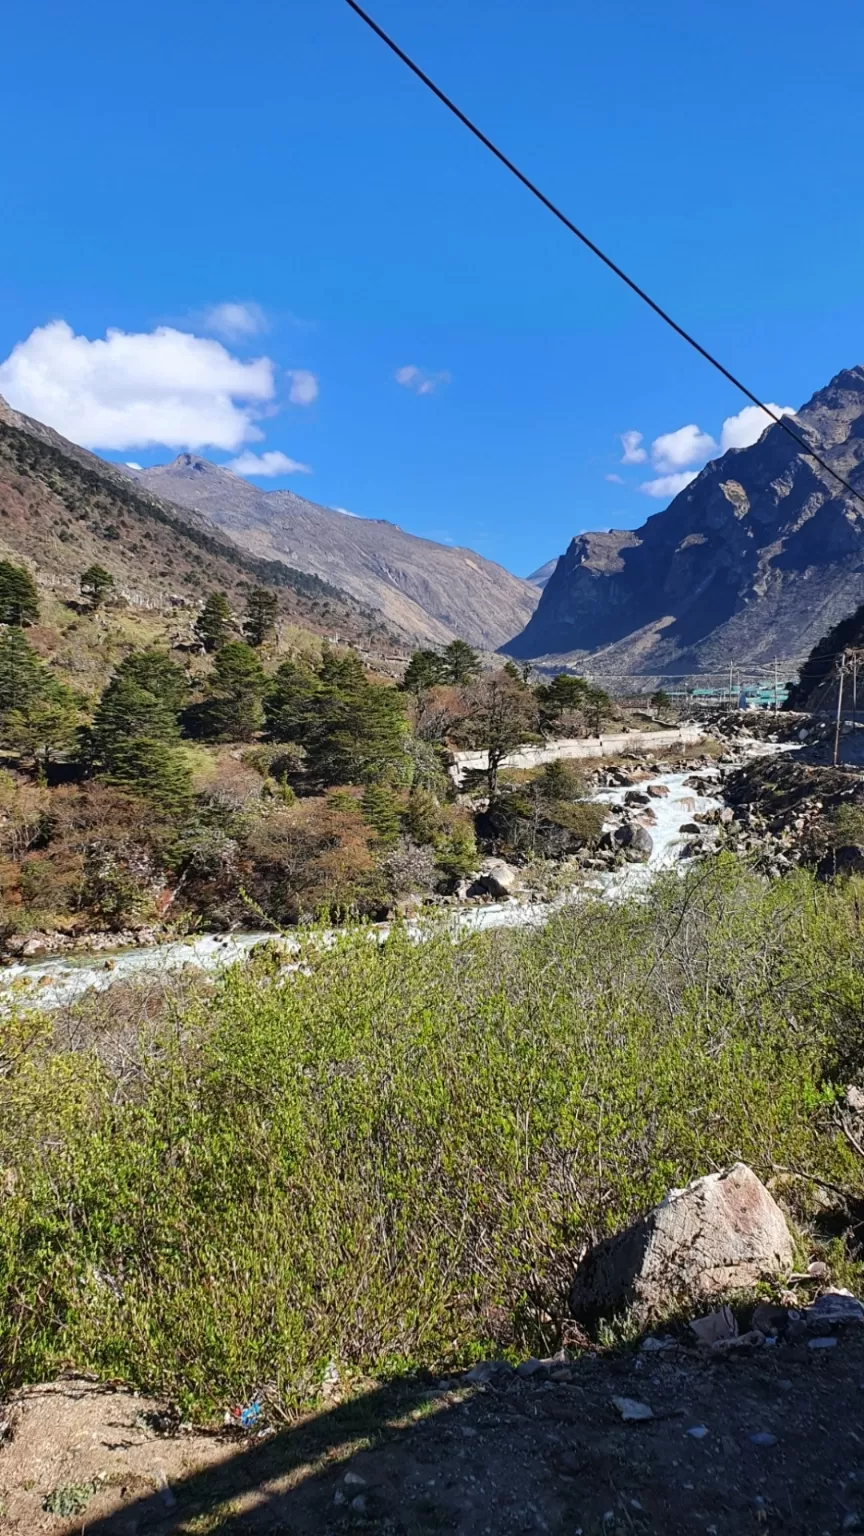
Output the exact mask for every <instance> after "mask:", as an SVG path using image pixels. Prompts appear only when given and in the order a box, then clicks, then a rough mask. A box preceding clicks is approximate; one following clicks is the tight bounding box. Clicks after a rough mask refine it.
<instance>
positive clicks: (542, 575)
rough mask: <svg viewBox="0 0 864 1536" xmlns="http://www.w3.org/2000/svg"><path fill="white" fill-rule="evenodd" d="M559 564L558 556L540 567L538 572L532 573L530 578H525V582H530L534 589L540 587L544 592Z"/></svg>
mask: <svg viewBox="0 0 864 1536" xmlns="http://www.w3.org/2000/svg"><path fill="white" fill-rule="evenodd" d="M557 564H558V556H557V555H555V556H554V557H553V558H552V559H551V560H547V561H546V563H545V564H544V565H538V567H537V569H536V571H532V572H531V575H530V576H526V577H525V580H526V581H530V583H531V585H532V587H539V588H540V590H541V592H542V590H543V588H544V587H545V585H546V583H547V582H548V580H549V577H550V576H551V575H552V573H553V571H554V570H555V567H556V565H557Z"/></svg>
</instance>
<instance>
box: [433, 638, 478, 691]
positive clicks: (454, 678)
mask: <svg viewBox="0 0 864 1536" xmlns="http://www.w3.org/2000/svg"><path fill="white" fill-rule="evenodd" d="M442 660H443V662H444V665H445V667H446V669H447V681H448V682H450V683H458V684H460V685H462V684H465V683H470V682H471V681H472V679H473V678H475V677H479V675H480V671H481V667H480V657H479V656H478V655H477V652H476V651H475V650H472V648H471V646H470V645H468V644H467V643H466V642H465V641H464V640H451V642H450V644H449V645H445V647H444V650H443V652H442Z"/></svg>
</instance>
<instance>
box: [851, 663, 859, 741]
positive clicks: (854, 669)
mask: <svg viewBox="0 0 864 1536" xmlns="http://www.w3.org/2000/svg"><path fill="white" fill-rule="evenodd" d="M857 716H858V652H857V651H853V652H852V740H853V742H854V740H855V732H856V731H857V729H858V718H857ZM853 762H854V753H853Z"/></svg>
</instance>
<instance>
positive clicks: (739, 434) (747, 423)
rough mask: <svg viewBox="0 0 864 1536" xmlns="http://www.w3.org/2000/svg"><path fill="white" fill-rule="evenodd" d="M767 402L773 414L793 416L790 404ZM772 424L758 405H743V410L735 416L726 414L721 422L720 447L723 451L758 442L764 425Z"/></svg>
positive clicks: (746, 446) (764, 427) (745, 446)
mask: <svg viewBox="0 0 864 1536" xmlns="http://www.w3.org/2000/svg"><path fill="white" fill-rule="evenodd" d="M768 404H769V405H770V407H771V410H772V411H773V412H774V414H775V416H794V415H795V412H794V410H793V409H792V406H791V405H775V404H774V402H773V400H769V402H768ZM771 425H772V422H771V417H770V416H768V415H767V414H766V412H765V411H763V410H762V408H761V406H758V405H745V407H744V409H743V411H739V412H738V415H737V416H727V417H726V420H725V421H724V423H723V431H722V432H721V434H720V447H721V449H722V451H723V453H725V452H726V450H727V448H749V447H750V446H751V444H752V443H758V441H759V439H760V437H761V436H762V433H763V432H764V431H765V429H766V427H770V426H771Z"/></svg>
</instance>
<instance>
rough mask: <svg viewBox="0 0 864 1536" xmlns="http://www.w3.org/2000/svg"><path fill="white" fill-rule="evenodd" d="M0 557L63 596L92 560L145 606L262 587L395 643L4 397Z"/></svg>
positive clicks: (320, 617) (357, 634)
mask: <svg viewBox="0 0 864 1536" xmlns="http://www.w3.org/2000/svg"><path fill="white" fill-rule="evenodd" d="M0 552H2V553H4V554H6V555H7V556H9V557H13V558H16V559H19V560H20V559H22V558H23V559H24V560H26V562H27V564H28V566H29V568H30V569H31V570H32V571H33V572H34V574H35V575H36V576H37V577H38V578H39V579H40V581H41V583H42V584H43V585H44V586H47V587H48V588H49V590H51V589H56V590H57V591H58V592H59V593H60V594H61V595H64V596H70V595H73V594H76V593H77V589H78V578H79V575H80V573H81V572H82V571H83V570H85V569H86V568H87V567H88V566H90V565H92V564H93V563H97V562H98V563H99V564H100V565H102V566H104V567H105V568H106V569H107V570H108V571H109V572H110V574H111V575H112V577H113V578H114V581H115V584H116V586H117V587H118V588H119V589H121V590H123V591H124V592H125V593H126V594H127V600H129V601H131V603H132V606H134V607H136V608H141V609H145V610H146V605H147V604H148V603H149V604H153V605H154V606H155V607H162V608H163V609H166V610H167V611H168V612H170V611H171V609H172V605H173V607H174V608H175V609H176V610H178V611H182V609H183V607H184V606H186V605H188V606H189V607H191V608H192V609H194V608H196V607H197V604H198V601H199V599H200V597H201V595H202V591H206V590H207V588H208V587H217V588H219V589H221V590H224V591H226V592H228V593H230V594H231V595H232V597H234V599H235V600H236V601H238V602H239V601H241V600H242V596H243V594H245V593H246V592H248V591H249V589H250V588H251V587H252V586H256V585H261V584H262V583H263V584H266V585H267V586H269V587H271V588H273V589H274V590H275V591H276V592H277V593H278V595H279V607H280V612H281V613H283V614H284V615H285V618H286V619H287V620H288V621H289V622H292V623H295V624H297V625H302V626H303V627H305V628H308V629H310V630H312V631H313V632H315V633H318V634H322V633H324V634H326V633H332V632H333V631H334V630H336V631H338V632H339V633H340V634H342V635H344V636H345V637H346V638H347V639H353V640H357V641H360V642H361V643H364V644H366V645H367V646H373V647H375V648H377V649H379V650H387V649H390V650H392V649H393V641H392V640H391V639H390V638H389V636H388V631H387V628H386V626H385V625H384V623H383V622H382V620H381V618H380V616H379V615H377V614H373V613H372V612H371V611H370V610H369V609H365V610H364V609H363V608H361V606H360V605H359V604H358V603H356V602H355V601H354V600H353V599H351V598H349V597H347V596H346V595H345V594H344V593H343V592H341V591H339V590H338V588H337V587H336V586H334V585H332V584H330V583H328V582H326V581H322V580H321V579H320V578H318V577H317V576H314V575H310V574H308V573H307V572H304V571H298V570H294V569H292V568H291V567H290V566H289V565H287V564H285V563H284V562H281V561H279V560H270V559H263V558H259V557H256V556H255V555H253V554H250V553H249V551H248V550H243V549H240V548H239V547H238V546H237V545H236V544H234V543H233V542H232V540H231V539H230V538H229V537H228V536H227V535H226V534H223V533H221V532H220V531H219V530H218V529H216V528H214V527H213V526H212V524H208V523H207V521H206V519H204V518H198V517H196V515H195V514H194V513H185V514H184V513H181V512H180V511H179V510H178V509H177V508H176V507H172V506H170V505H169V504H168V503H166V502H164V501H160V500H159V499H158V498H157V497H156V496H154V495H152V494H150V493H149V492H147V491H144V490H143V489H141V488H139V487H138V486H136V485H135V484H134V483H133V482H132V481H131V480H129V479H128V478H127V477H126V476H124V475H122V474H121V473H119V471H117V470H115V469H113V467H112V466H110V465H108V464H106V463H104V462H103V461H102V460H101V459H98V458H96V456H95V455H94V454H90V453H86V452H85V451H84V450H83V449H80V448H77V447H75V445H74V444H72V443H67V442H66V441H65V439H63V438H62V437H60V436H59V434H57V433H55V432H52V431H51V430H50V429H49V428H47V427H43V426H42V425H41V423H38V422H31V421H30V420H29V419H28V418H27V417H24V416H20V415H19V414H18V413H17V412H14V411H11V410H10V409H9V407H8V406H5V405H4V404H3V403H2V402H0Z"/></svg>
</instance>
